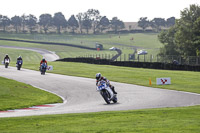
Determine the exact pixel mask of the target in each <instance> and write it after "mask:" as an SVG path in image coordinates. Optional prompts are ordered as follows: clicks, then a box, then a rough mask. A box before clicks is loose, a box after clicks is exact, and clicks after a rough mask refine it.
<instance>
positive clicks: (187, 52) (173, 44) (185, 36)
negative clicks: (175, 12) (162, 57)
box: [159, 5, 200, 56]
mask: <svg viewBox="0 0 200 133" xmlns="http://www.w3.org/2000/svg"><path fill="white" fill-rule="evenodd" d="M159 40H160V41H161V42H162V43H164V45H165V47H164V48H163V51H164V52H163V51H162V52H163V53H162V52H161V54H172V53H170V52H169V51H170V50H169V48H170V49H171V51H172V50H173V48H174V49H175V51H176V52H177V53H178V54H179V55H183V56H199V55H200V6H198V5H190V8H189V9H188V8H186V9H184V10H183V11H181V18H180V19H177V20H176V23H175V25H174V26H173V27H171V28H170V29H169V30H168V31H165V32H161V33H160V35H159ZM167 51H168V52H167Z"/></svg>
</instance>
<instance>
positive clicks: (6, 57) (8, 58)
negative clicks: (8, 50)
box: [4, 54, 10, 64]
mask: <svg viewBox="0 0 200 133" xmlns="http://www.w3.org/2000/svg"><path fill="white" fill-rule="evenodd" d="M5 60H9V62H10V57H9V56H8V54H6V56H5V57H4V64H5Z"/></svg>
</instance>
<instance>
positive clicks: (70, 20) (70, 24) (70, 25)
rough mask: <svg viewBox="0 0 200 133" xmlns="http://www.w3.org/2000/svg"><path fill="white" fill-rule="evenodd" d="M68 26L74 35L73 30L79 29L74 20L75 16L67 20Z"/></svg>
mask: <svg viewBox="0 0 200 133" xmlns="http://www.w3.org/2000/svg"><path fill="white" fill-rule="evenodd" d="M68 25H69V27H70V28H71V29H72V33H74V30H75V29H77V28H78V27H79V25H78V21H77V20H76V18H75V16H74V15H72V16H71V17H70V18H69V20H68Z"/></svg>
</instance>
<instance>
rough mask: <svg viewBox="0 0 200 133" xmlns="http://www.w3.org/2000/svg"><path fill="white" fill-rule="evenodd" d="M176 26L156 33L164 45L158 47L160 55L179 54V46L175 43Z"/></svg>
mask: <svg viewBox="0 0 200 133" xmlns="http://www.w3.org/2000/svg"><path fill="white" fill-rule="evenodd" d="M176 31H177V28H176V27H172V28H170V29H169V30H168V31H162V32H161V33H160V34H159V35H158V39H159V41H160V42H161V43H163V44H164V47H163V48H161V49H160V53H159V55H160V56H165V55H180V53H179V51H180V50H179V48H178V47H177V46H176V43H175V34H176Z"/></svg>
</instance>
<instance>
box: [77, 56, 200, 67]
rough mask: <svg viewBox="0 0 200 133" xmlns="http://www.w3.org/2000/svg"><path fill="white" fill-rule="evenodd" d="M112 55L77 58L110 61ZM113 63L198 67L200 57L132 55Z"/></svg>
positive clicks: (119, 58)
mask: <svg viewBox="0 0 200 133" xmlns="http://www.w3.org/2000/svg"><path fill="white" fill-rule="evenodd" d="M114 56H115V55H114V54H87V55H84V56H79V57H80V58H81V57H83V58H95V59H107V60H111V59H112V58H113V57H114ZM114 61H134V62H160V63H174V64H179V65H200V57H197V56H188V57H182V56H169V55H166V56H158V55H156V56H155V55H134V54H121V55H120V56H119V57H118V58H117V59H116V60H114Z"/></svg>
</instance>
